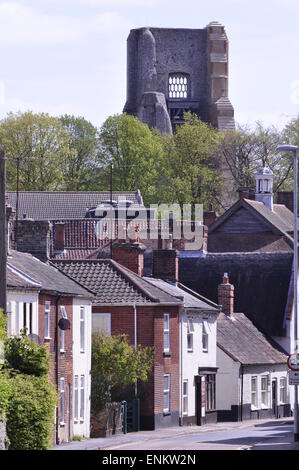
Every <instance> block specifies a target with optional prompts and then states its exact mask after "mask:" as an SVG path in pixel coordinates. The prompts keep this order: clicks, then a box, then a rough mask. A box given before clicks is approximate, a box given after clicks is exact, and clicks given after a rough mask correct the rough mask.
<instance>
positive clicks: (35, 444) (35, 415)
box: [6, 374, 57, 450]
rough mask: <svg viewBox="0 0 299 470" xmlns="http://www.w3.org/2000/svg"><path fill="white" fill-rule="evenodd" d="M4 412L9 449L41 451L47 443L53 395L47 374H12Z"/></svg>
mask: <svg viewBox="0 0 299 470" xmlns="http://www.w3.org/2000/svg"><path fill="white" fill-rule="evenodd" d="M9 381H10V384H11V393H10V398H9V401H8V406H7V411H6V419H7V423H6V428H7V436H8V438H9V441H10V446H9V449H10V450H17V449H23V450H45V449H48V448H50V446H51V438H52V431H53V426H54V410H55V405H56V403H57V397H56V393H55V389H54V387H53V385H52V384H51V383H50V382H49V380H48V378H47V377H36V376H35V375H23V374H13V375H12V376H11V378H10V380H9Z"/></svg>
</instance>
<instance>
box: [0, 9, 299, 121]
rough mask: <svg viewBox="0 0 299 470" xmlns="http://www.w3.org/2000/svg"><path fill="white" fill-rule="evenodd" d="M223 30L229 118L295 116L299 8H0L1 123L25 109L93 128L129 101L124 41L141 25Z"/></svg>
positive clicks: (298, 88)
mask: <svg viewBox="0 0 299 470" xmlns="http://www.w3.org/2000/svg"><path fill="white" fill-rule="evenodd" d="M212 20H217V21H219V22H221V23H223V24H224V25H225V27H226V31H227V34H228V37H229V40H230V82H229V85H230V91H229V95H230V98H231V101H232V103H233V105H234V107H235V112H236V119H237V121H238V122H240V123H249V124H252V123H254V122H255V121H256V120H261V121H263V122H264V123H265V124H267V125H271V124H275V125H278V126H282V125H283V124H284V123H285V122H286V121H288V120H289V119H291V118H292V117H295V116H297V115H298V113H299V0H209V1H206V0H19V1H17V0H16V1H14V0H9V1H7V0H6V1H2V0H0V117H3V116H5V115H6V113H7V112H9V111H14V112H16V111H19V110H20V111H25V110H32V111H35V112H41V111H44V112H48V113H50V114H54V115H60V114H64V113H71V114H75V115H81V116H84V117H85V118H87V119H89V120H90V121H91V122H92V123H93V124H95V125H97V126H99V125H101V123H102V122H103V121H104V120H105V119H106V118H107V117H108V116H109V115H111V114H115V113H119V112H121V111H122V109H123V106H124V103H125V99H126V39H127V36H128V33H129V30H130V29H131V28H137V27H141V26H160V27H183V28H203V27H205V26H206V25H207V24H208V23H209V22H210V21H212Z"/></svg>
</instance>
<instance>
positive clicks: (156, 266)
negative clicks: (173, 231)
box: [153, 240, 179, 282]
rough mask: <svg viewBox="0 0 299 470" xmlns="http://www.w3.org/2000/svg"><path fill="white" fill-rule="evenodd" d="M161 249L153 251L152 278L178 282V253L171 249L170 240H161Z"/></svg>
mask: <svg viewBox="0 0 299 470" xmlns="http://www.w3.org/2000/svg"><path fill="white" fill-rule="evenodd" d="M162 246H163V249H158V250H154V251H153V277H156V278H158V279H164V280H165V281H171V282H178V280H179V258H178V251H177V250H174V249H173V248H172V240H163V245H162Z"/></svg>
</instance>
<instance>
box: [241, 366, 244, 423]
mask: <svg viewBox="0 0 299 470" xmlns="http://www.w3.org/2000/svg"><path fill="white" fill-rule="evenodd" d="M243 390H244V367H243V364H241V421H243Z"/></svg>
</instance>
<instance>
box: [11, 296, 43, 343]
mask: <svg viewBox="0 0 299 470" xmlns="http://www.w3.org/2000/svg"><path fill="white" fill-rule="evenodd" d="M7 302H8V303H10V306H11V313H10V314H9V317H8V336H15V335H18V334H19V333H20V331H21V330H22V329H23V328H24V316H23V305H24V303H26V304H27V312H26V314H27V325H29V304H30V303H32V333H34V334H36V335H38V293H37V292H36V291H33V292H27V291H16V290H9V289H8V291H7Z"/></svg>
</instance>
